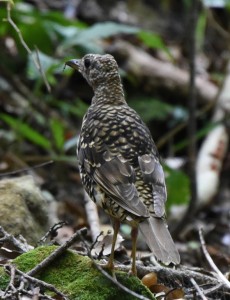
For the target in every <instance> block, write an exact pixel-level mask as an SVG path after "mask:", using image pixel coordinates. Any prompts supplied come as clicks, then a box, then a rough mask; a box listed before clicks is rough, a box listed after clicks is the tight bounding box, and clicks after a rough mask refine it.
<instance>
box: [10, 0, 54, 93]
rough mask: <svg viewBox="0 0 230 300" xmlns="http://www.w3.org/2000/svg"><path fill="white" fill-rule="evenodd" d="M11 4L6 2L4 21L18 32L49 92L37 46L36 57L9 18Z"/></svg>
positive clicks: (49, 88)
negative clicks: (5, 17)
mask: <svg viewBox="0 0 230 300" xmlns="http://www.w3.org/2000/svg"><path fill="white" fill-rule="evenodd" d="M11 6H12V3H11V2H10V1H8V2H7V4H6V10H7V19H6V21H7V22H8V23H9V24H10V25H11V26H12V27H13V28H14V30H15V31H16V32H17V34H18V37H19V40H20V42H21V44H22V46H23V47H24V48H25V50H26V51H27V53H28V54H29V55H30V56H31V58H32V60H33V62H34V65H35V67H36V68H37V70H38V71H39V73H40V74H41V76H42V79H43V81H44V83H45V85H46V88H47V91H48V92H49V93H50V92H51V87H50V85H49V83H48V81H47V78H46V76H45V73H44V71H43V69H42V66H41V63H40V59H39V55H38V50H37V48H36V49H35V50H36V51H35V53H36V58H35V57H34V56H33V52H32V51H31V49H30V48H29V46H28V45H27V44H26V42H25V40H24V38H23V36H22V33H21V31H20V29H19V28H18V26H17V25H16V24H15V23H14V21H13V19H12V18H11Z"/></svg>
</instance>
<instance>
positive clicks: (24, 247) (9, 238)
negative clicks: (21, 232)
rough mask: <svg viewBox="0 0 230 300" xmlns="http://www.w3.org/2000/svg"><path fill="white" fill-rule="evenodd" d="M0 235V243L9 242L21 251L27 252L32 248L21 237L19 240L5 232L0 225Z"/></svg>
mask: <svg viewBox="0 0 230 300" xmlns="http://www.w3.org/2000/svg"><path fill="white" fill-rule="evenodd" d="M0 235H2V237H0V243H5V242H9V243H11V244H12V245H13V246H14V247H16V249H18V250H19V251H20V252H21V253H24V252H28V251H29V250H31V249H32V247H31V246H30V245H28V244H27V242H26V240H25V239H23V238H21V241H20V240H19V239H16V238H15V237H14V236H13V235H11V234H9V233H8V232H6V231H5V230H4V229H3V227H2V226H0Z"/></svg>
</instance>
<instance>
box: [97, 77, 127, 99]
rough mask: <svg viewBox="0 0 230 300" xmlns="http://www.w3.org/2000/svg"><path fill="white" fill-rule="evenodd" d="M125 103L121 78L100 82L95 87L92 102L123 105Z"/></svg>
mask: <svg viewBox="0 0 230 300" xmlns="http://www.w3.org/2000/svg"><path fill="white" fill-rule="evenodd" d="M125 103H126V101H125V96H124V90H123V87H122V84H121V81H120V78H117V80H107V82H104V83H103V84H99V85H98V86H97V87H96V88H94V97H93V99H92V104H96V105H98V104H111V105H122V104H125Z"/></svg>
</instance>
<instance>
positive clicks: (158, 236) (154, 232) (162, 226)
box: [139, 217, 180, 265]
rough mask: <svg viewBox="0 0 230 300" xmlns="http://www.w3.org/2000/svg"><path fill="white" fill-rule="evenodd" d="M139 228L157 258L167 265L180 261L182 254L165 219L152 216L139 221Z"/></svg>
mask: <svg viewBox="0 0 230 300" xmlns="http://www.w3.org/2000/svg"><path fill="white" fill-rule="evenodd" d="M139 229H140V232H141V233H142V235H143V236H144V238H145V241H146V243H147V245H148V246H149V248H150V250H151V251H152V253H153V254H154V255H155V257H156V259H157V260H160V261H161V262H162V263H164V264H166V265H168V264H170V263H173V264H175V265H177V264H179V263H180V255H179V253H178V250H177V249H176V246H175V244H174V242H173V240H172V237H171V235H170V233H169V231H168V228H167V225H166V223H165V222H164V220H162V219H160V218H154V217H150V218H148V219H146V220H145V221H143V222H141V223H139Z"/></svg>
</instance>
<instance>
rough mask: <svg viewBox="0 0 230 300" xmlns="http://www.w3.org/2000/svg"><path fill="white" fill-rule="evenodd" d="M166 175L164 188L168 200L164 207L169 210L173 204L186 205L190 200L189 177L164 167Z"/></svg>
mask: <svg viewBox="0 0 230 300" xmlns="http://www.w3.org/2000/svg"><path fill="white" fill-rule="evenodd" d="M164 171H165V174H166V186H167V193H168V199H167V202H166V207H167V209H169V208H170V207H171V206H172V205H173V204H174V205H181V204H187V203H188V202H189V199H190V181H189V177H188V176H187V175H186V174H185V173H184V172H182V171H180V170H173V169H171V168H169V167H167V166H164Z"/></svg>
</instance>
